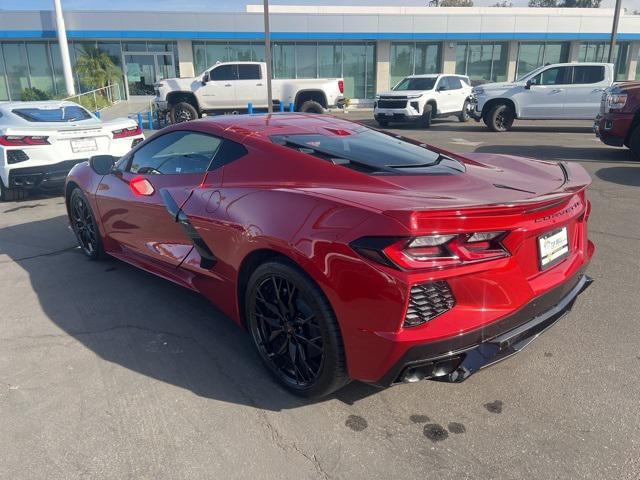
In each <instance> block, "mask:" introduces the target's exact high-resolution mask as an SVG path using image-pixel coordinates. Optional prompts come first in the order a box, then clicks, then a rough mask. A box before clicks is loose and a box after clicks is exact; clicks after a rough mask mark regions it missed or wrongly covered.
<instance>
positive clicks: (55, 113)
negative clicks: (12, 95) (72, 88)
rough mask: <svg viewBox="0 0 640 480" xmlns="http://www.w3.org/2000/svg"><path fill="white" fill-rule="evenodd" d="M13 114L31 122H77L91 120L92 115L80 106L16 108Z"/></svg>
mask: <svg viewBox="0 0 640 480" xmlns="http://www.w3.org/2000/svg"><path fill="white" fill-rule="evenodd" d="M12 112H13V113H15V114H16V115H18V116H19V117H22V118H24V119H25V120H27V121H29V122H77V121H78V120H88V119H89V118H91V114H90V113H89V112H87V111H86V110H85V109H84V108H82V107H80V106H78V105H69V106H64V107H54V108H16V109H14V110H12Z"/></svg>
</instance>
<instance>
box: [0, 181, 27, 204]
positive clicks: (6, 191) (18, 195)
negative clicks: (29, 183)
mask: <svg viewBox="0 0 640 480" xmlns="http://www.w3.org/2000/svg"><path fill="white" fill-rule="evenodd" d="M25 198H27V191H26V190H25V189H24V188H8V187H5V186H4V182H3V181H2V179H0V200H2V201H3V202H15V201H17V200H24V199H25Z"/></svg>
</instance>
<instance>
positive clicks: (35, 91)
mask: <svg viewBox="0 0 640 480" xmlns="http://www.w3.org/2000/svg"><path fill="white" fill-rule="evenodd" d="M21 97H22V101H23V102H34V101H38V100H51V95H49V94H48V93H46V92H43V91H42V90H40V89H39V88H36V87H29V88H25V89H24V90H22V94H21Z"/></svg>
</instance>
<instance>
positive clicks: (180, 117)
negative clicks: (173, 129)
mask: <svg viewBox="0 0 640 480" xmlns="http://www.w3.org/2000/svg"><path fill="white" fill-rule="evenodd" d="M170 113H171V122H172V123H182V122H189V121H191V120H196V119H197V118H198V111H197V110H196V109H195V107H194V106H193V105H191V104H190V103H187V102H180V103H177V104H176V105H174V106H173V107H172V108H171V112H170Z"/></svg>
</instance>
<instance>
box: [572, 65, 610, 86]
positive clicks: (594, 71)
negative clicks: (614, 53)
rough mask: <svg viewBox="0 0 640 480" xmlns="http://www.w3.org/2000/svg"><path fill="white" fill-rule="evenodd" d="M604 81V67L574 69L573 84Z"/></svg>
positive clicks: (591, 66)
mask: <svg viewBox="0 0 640 480" xmlns="http://www.w3.org/2000/svg"><path fill="white" fill-rule="evenodd" d="M603 80H604V67H602V66H598V65H585V66H581V67H573V83H574V84H581V83H599V82H602V81H603Z"/></svg>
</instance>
